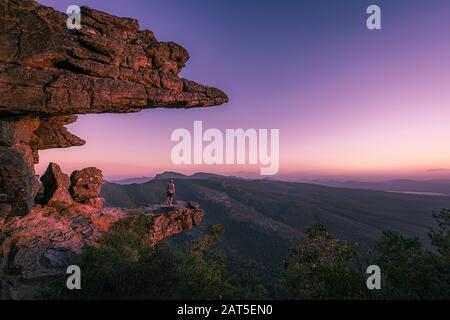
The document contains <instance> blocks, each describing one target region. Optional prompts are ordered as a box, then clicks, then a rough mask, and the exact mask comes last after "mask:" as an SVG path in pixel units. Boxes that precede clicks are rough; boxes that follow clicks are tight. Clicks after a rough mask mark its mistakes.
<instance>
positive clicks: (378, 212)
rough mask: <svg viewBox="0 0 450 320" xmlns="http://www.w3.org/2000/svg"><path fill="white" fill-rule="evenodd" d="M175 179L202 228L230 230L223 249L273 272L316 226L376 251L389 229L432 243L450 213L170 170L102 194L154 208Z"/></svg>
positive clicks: (424, 203)
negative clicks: (431, 231)
mask: <svg viewBox="0 0 450 320" xmlns="http://www.w3.org/2000/svg"><path fill="white" fill-rule="evenodd" d="M170 178H174V179H175V184H176V188H177V194H176V196H175V198H176V200H177V199H178V200H193V201H197V202H199V203H200V205H201V207H202V208H203V209H205V211H206V215H205V219H204V221H203V223H202V225H201V226H204V225H206V224H210V223H219V224H222V225H223V226H224V228H225V236H224V241H223V243H222V249H223V250H224V251H225V252H226V253H227V254H228V255H230V256H236V257H240V258H243V259H246V260H253V261H256V262H257V263H259V264H262V265H266V266H281V265H282V261H283V258H285V257H286V254H287V252H288V250H289V248H291V247H292V244H293V243H294V242H296V241H297V240H299V239H300V238H301V237H302V236H303V234H304V231H305V229H306V228H307V227H308V226H310V225H311V224H313V223H322V224H324V225H325V226H326V227H327V228H328V229H329V230H330V231H331V232H332V233H333V234H334V235H335V236H336V237H338V238H341V239H346V240H349V241H351V242H357V243H358V244H359V245H360V246H365V245H368V244H369V243H371V242H372V241H373V240H374V239H376V238H378V237H379V236H380V235H381V232H382V231H383V230H387V229H390V230H397V231H401V232H402V233H404V234H406V235H409V236H417V237H419V238H420V239H422V240H425V239H426V238H427V232H428V227H430V226H433V225H434V221H433V218H432V211H433V210H434V211H437V210H439V209H440V208H444V207H450V197H446V196H441V197H430V196H424V195H411V194H401V193H392V192H384V191H376V190H363V189H362V188H361V189H349V188H337V187H329V186H323V185H317V184H308V183H295V182H284V181H274V180H247V179H240V178H235V177H224V176H220V175H217V174H208V173H198V174H194V175H192V176H185V175H181V174H178V173H174V172H166V173H163V174H160V175H157V176H156V177H155V178H154V179H152V180H151V181H148V182H146V183H143V184H130V185H119V184H113V183H106V184H105V185H104V186H103V188H102V195H103V196H104V197H105V198H106V201H107V205H110V206H117V207H141V206H146V205H148V204H150V203H155V202H156V203H158V202H161V201H163V200H164V199H165V191H166V185H167V182H168V179H170ZM347 185H349V184H347ZM366 186H367V187H368V186H369V185H366ZM400 186H404V184H403V185H401V184H400ZM400 186H399V188H400ZM409 186H411V185H409ZM352 187H354V186H353V185H352ZM392 187H393V185H389V186H388V185H386V188H388V189H392ZM365 189H368V188H365ZM407 189H409V188H407ZM409 190H411V189H409ZM417 190H419V189H417ZM420 190H426V189H420ZM433 190H434V191H439V192H441V191H443V189H439V190H435V189H433ZM430 192H431V191H430ZM424 242H425V241H424Z"/></svg>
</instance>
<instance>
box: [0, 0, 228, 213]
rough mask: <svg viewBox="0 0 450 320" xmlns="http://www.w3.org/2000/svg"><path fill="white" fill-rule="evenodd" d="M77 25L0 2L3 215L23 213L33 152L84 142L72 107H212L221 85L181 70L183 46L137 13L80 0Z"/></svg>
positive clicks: (78, 110)
mask: <svg viewBox="0 0 450 320" xmlns="http://www.w3.org/2000/svg"><path fill="white" fill-rule="evenodd" d="M81 15H82V28H81V29H80V30H69V29H68V28H67V26H66V20H67V16H66V14H64V13H61V12H58V11H56V10H54V9H52V8H50V7H46V6H42V5H40V4H38V3H37V2H35V1H32V0H22V1H15V0H0V43H2V46H1V47H0V216H2V215H3V216H4V215H16V214H25V213H27V212H28V211H29V210H30V209H31V206H32V205H33V201H34V196H35V195H36V192H37V189H38V181H37V179H36V177H35V173H34V164H35V163H38V161H39V157H38V151H39V150H44V149H50V148H66V147H71V146H80V145H83V144H84V143H85V141H84V140H83V139H81V138H78V137H76V136H75V135H73V134H71V133H70V132H69V131H68V130H67V129H66V128H65V125H67V124H69V123H73V122H75V121H76V119H77V117H76V115H78V114H91V113H129V112H138V111H140V110H142V109H152V108H160V107H162V108H193V107H210V106H216V105H221V104H224V103H226V102H228V97H227V95H226V94H225V93H224V92H222V91H221V90H219V89H217V88H213V87H209V86H206V85H202V84H199V83H196V82H194V81H192V80H188V79H184V78H181V77H179V73H180V71H181V70H182V68H183V67H184V66H185V63H186V61H187V60H188V59H189V54H188V53H187V51H186V50H185V49H184V48H183V47H181V46H180V45H178V44H176V43H174V42H160V41H158V40H157V39H156V37H155V35H154V34H153V32H152V31H149V30H139V23H138V21H137V20H135V19H130V18H121V17H116V16H113V15H109V14H107V13H104V12H100V11H97V10H94V9H91V8H89V7H82V8H81Z"/></svg>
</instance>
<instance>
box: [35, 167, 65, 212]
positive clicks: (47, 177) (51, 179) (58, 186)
mask: <svg viewBox="0 0 450 320" xmlns="http://www.w3.org/2000/svg"><path fill="white" fill-rule="evenodd" d="M41 181H42V184H43V186H44V199H43V204H45V205H48V206H51V207H55V208H57V209H63V208H66V207H68V206H70V205H71V204H72V203H73V199H72V196H71V195H70V193H69V188H70V179H69V176H68V175H66V174H64V173H63V172H62V171H61V168H60V167H59V166H58V165H57V164H56V163H53V162H52V163H50V164H49V165H48V168H47V170H46V171H45V173H44V175H43V176H42V177H41Z"/></svg>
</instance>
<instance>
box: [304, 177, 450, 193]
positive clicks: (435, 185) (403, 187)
mask: <svg viewBox="0 0 450 320" xmlns="http://www.w3.org/2000/svg"><path fill="white" fill-rule="evenodd" d="M310 182H311V183H316V184H320V185H325V186H329V187H340V188H351V189H367V190H381V191H388V192H400V193H417V194H420V193H422V194H424V195H427V194H428V195H445V196H450V180H444V179H442V180H438V179H436V180H424V181H416V180H407V179H397V180H388V181H381V182H363V181H333V180H312V181H310Z"/></svg>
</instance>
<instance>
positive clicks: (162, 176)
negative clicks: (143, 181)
mask: <svg viewBox="0 0 450 320" xmlns="http://www.w3.org/2000/svg"><path fill="white" fill-rule="evenodd" d="M212 177H222V176H221V175H218V174H214V173H207V172H197V173H194V174H193V175H190V176H188V175H185V174H181V173H177V172H171V171H165V172H163V173H160V174H157V175H156V176H155V178H154V179H155V180H169V179H208V178H212Z"/></svg>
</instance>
